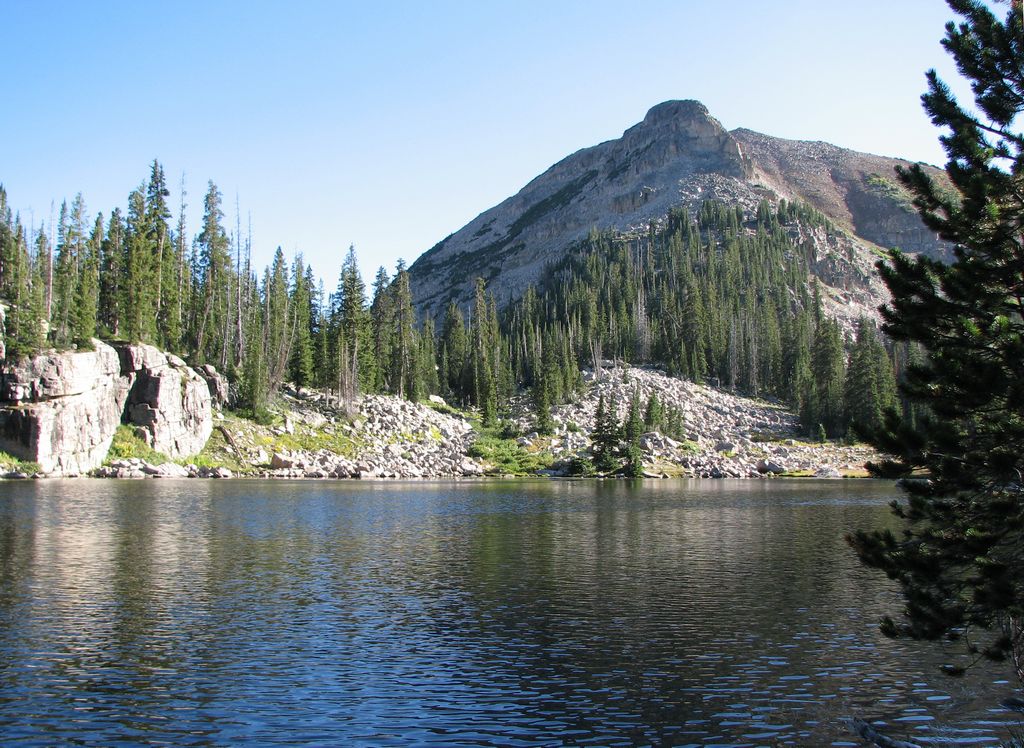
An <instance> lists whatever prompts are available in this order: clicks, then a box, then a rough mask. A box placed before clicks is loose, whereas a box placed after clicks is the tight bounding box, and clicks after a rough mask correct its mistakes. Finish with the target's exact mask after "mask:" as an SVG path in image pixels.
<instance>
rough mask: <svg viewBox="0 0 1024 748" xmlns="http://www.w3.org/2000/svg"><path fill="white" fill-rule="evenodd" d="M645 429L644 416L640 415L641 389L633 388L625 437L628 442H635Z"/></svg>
mask: <svg viewBox="0 0 1024 748" xmlns="http://www.w3.org/2000/svg"><path fill="white" fill-rule="evenodd" d="M643 430H644V421H643V417H642V416H641V415H640V391H639V390H637V389H635V388H634V389H633V394H632V395H631V396H630V398H629V409H628V410H627V411H626V422H625V423H624V424H623V427H622V431H623V437H624V438H625V440H626V442H627V444H633V443H634V442H638V441H639V440H640V435H641V434H642V433H643Z"/></svg>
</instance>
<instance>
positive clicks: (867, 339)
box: [844, 318, 898, 434]
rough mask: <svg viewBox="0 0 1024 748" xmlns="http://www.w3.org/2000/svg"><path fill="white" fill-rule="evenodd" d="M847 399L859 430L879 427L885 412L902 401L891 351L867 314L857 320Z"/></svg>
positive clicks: (862, 431)
mask: <svg viewBox="0 0 1024 748" xmlns="http://www.w3.org/2000/svg"><path fill="white" fill-rule="evenodd" d="M844 400H845V402H846V414H847V419H848V420H849V421H850V423H851V424H852V425H853V426H854V429H855V430H856V431H857V433H859V434H870V433H872V432H874V431H876V430H877V429H879V428H880V427H881V426H882V418H883V415H884V414H885V412H886V411H887V410H889V409H890V408H895V407H897V405H898V401H897V399H896V379H895V377H894V375H893V369H892V362H891V360H890V359H889V354H888V352H887V351H886V350H885V345H884V344H883V343H882V341H881V340H879V338H878V334H877V333H876V331H875V327H874V325H873V324H871V323H870V322H869V321H868V320H866V319H863V318H862V319H861V320H860V321H859V322H858V324H857V337H856V339H855V340H854V344H853V347H852V348H851V350H850V363H849V366H847V369H846V385H845V389H844Z"/></svg>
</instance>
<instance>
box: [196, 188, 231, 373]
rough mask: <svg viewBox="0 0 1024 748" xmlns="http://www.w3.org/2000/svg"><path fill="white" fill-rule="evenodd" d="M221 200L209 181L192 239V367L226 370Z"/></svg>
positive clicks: (227, 282)
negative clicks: (194, 266)
mask: <svg viewBox="0 0 1024 748" xmlns="http://www.w3.org/2000/svg"><path fill="white" fill-rule="evenodd" d="M220 205H221V196H220V191H219V190H218V189H217V185H215V184H214V183H213V182H212V181H211V182H210V183H209V186H208V188H207V191H206V196H205V197H204V198H203V230H202V231H201V232H200V233H199V236H198V237H197V238H196V245H197V247H198V249H199V256H198V267H197V271H198V272H197V274H198V276H199V277H198V288H197V289H196V291H197V294H196V295H197V301H198V305H197V306H198V308H197V310H196V334H195V360H196V363H213V364H214V365H215V366H217V367H218V368H219V369H221V370H222V371H223V370H224V369H226V368H227V363H228V353H229V350H230V348H229V345H228V340H227V339H226V336H225V335H224V331H225V330H226V329H227V326H228V323H229V312H230V309H231V306H230V293H231V255H230V254H229V248H230V244H229V242H228V236H227V233H226V232H225V231H224V228H223V225H222V221H223V219H224V213H223V212H222V211H221V209H220Z"/></svg>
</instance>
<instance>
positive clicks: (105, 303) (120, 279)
mask: <svg viewBox="0 0 1024 748" xmlns="http://www.w3.org/2000/svg"><path fill="white" fill-rule="evenodd" d="M124 259H125V247H124V220H123V219H122V218H121V211H120V209H118V208H114V210H113V212H112V213H111V214H110V221H109V222H108V223H107V232H106V235H105V236H104V238H103V243H102V244H101V245H100V289H99V324H100V330H101V332H102V333H103V335H104V336H109V337H112V338H117V337H119V336H120V335H121V322H122V319H123V317H124V310H123V305H124V301H125V297H124V292H123V290H122V285H123V283H124Z"/></svg>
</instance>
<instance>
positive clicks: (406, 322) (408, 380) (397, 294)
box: [391, 260, 422, 401]
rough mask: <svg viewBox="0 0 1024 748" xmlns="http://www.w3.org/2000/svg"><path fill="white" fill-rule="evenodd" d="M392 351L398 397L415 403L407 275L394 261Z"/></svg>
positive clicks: (414, 344)
mask: <svg viewBox="0 0 1024 748" xmlns="http://www.w3.org/2000/svg"><path fill="white" fill-rule="evenodd" d="M394 313H395V317H394V323H395V331H394V337H393V340H394V349H393V356H392V359H391V370H392V374H391V381H392V382H394V383H395V385H396V391H397V394H398V396H399V397H405V398H407V399H409V400H413V401H415V400H419V399H420V396H421V395H422V387H421V383H420V382H419V379H418V377H417V369H416V349H417V347H418V343H417V340H416V312H415V310H414V309H413V308H412V292H411V290H410V287H409V271H408V270H406V269H405V262H404V261H402V260H399V261H398V267H397V268H396V269H395V282H394Z"/></svg>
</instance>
